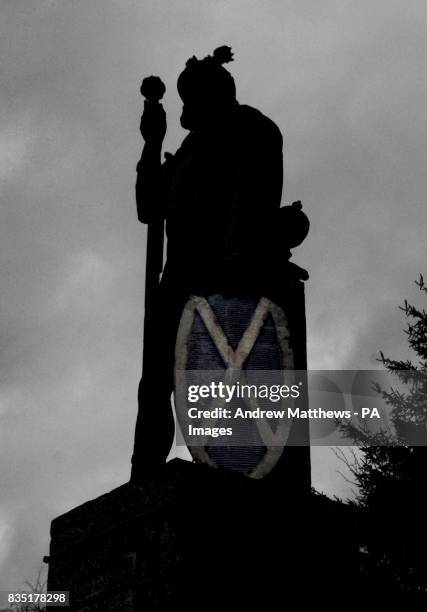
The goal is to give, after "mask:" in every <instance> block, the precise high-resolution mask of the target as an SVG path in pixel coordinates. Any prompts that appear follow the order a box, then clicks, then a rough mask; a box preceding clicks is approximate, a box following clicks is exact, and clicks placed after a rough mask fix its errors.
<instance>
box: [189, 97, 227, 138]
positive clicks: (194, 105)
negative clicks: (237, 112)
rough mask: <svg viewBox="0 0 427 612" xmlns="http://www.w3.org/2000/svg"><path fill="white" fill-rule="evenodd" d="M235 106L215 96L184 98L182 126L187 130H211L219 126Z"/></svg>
mask: <svg viewBox="0 0 427 612" xmlns="http://www.w3.org/2000/svg"><path fill="white" fill-rule="evenodd" d="M233 106H234V104H230V101H229V100H223V99H222V100H221V99H218V97H214V96H198V97H197V98H194V97H191V98H184V99H183V106H182V113H181V119H180V121H181V125H182V127H183V128H184V129H186V130H191V131H200V130H203V131H205V130H209V129H212V128H214V127H215V126H218V124H219V123H221V121H222V120H223V119H224V117H225V115H226V114H227V113H228V112H229V111H230V109H231V108H232V107H233Z"/></svg>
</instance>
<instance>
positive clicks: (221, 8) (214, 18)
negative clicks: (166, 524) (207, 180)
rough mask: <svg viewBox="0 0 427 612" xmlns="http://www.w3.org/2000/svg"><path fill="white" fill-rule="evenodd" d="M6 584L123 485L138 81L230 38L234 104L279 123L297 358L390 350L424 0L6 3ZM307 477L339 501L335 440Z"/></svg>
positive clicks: (423, 84)
mask: <svg viewBox="0 0 427 612" xmlns="http://www.w3.org/2000/svg"><path fill="white" fill-rule="evenodd" d="M0 7H1V9H0V10H1V14H0V58H1V90H0V96H1V104H0V116H1V122H0V182H1V183H0V192H1V226H0V233H1V236H0V250H1V293H0V298H1V308H0V334H1V336H0V337H1V343H0V364H1V386H0V462H1V463H0V464H1V472H0V495H1V502H0V589H11V588H17V587H18V586H20V584H21V583H22V581H23V580H24V579H27V578H32V577H33V575H34V571H35V569H36V568H37V566H38V565H39V561H40V558H41V556H42V555H43V554H46V553H47V552H48V542H49V523H50V520H51V519H52V518H53V517H55V516H57V515H58V514H61V513H62V512H65V511H67V510H69V509H70V508H72V507H74V506H76V505H77V504H79V503H82V502H84V501H86V500H88V499H90V498H93V497H96V496H97V495H99V494H101V493H104V492H106V491H108V490H110V489H112V488H114V487H115V486H118V485H120V484H122V483H123V482H125V481H126V480H127V479H128V477H129V470H130V456H131V451H132V442H133V429H134V422H135V417H136V391H137V385H138V380H139V374H140V369H141V350H142V347H141V332H142V317H143V286H144V252H145V236H146V234H145V229H144V228H143V227H142V226H141V225H139V224H138V221H137V218H136V211H135V203H134V179H135V165H136V162H137V160H138V158H139V154H140V149H141V139H140V135H139V131H138V126H139V115H140V112H141V110H142V100H141V97H140V95H139V85H140V81H141V78H142V77H143V76H146V75H148V74H159V75H160V76H161V77H162V78H163V79H164V81H165V82H166V84H167V87H168V91H167V94H166V97H165V107H166V110H167V113H168V124H169V131H168V136H167V146H166V150H168V149H169V150H171V151H173V150H175V148H176V147H177V145H178V144H179V142H180V140H181V139H182V137H183V135H184V132H183V130H182V129H181V128H180V127H179V125H178V116H179V112H180V109H179V101H178V97H177V94H176V88H175V83H176V78H177V76H178V74H179V72H180V71H181V70H182V68H183V66H184V64H185V61H186V59H187V58H188V57H189V56H191V55H193V54H196V55H199V56H203V55H206V54H207V53H210V52H211V51H212V50H213V49H214V48H215V47H216V46H219V45H221V44H230V45H231V46H232V47H233V50H234V52H235V62H234V63H233V64H231V65H230V70H231V71H232V73H233V74H234V76H235V78H236V81H237V89H238V99H239V101H240V102H243V103H247V104H251V105H253V106H256V107H257V108H259V109H260V110H261V111H263V112H264V113H265V114H267V115H269V116H270V117H271V118H272V119H274V120H275V121H276V122H277V124H278V125H279V127H280V129H281V130H282V132H283V134H284V140H285V193H284V201H292V200H295V199H301V200H302V201H303V205H304V209H305V211H306V212H307V214H308V215H309V217H310V219H311V223H312V229H311V233H310V235H309V237H308V239H307V241H306V243H305V244H304V245H302V246H301V247H300V248H299V249H298V250H296V251H295V254H294V261H295V262H296V263H298V264H300V265H302V266H304V267H306V268H307V269H308V270H309V271H310V274H311V278H310V281H309V282H308V284H307V314H308V358H309V367H310V368H313V369H316V368H318V369H340V368H343V369H353V368H365V369H369V368H372V367H377V363H376V362H375V358H376V356H377V354H378V350H379V349H382V350H384V351H385V352H386V353H389V354H392V355H395V356H403V357H405V356H406V347H405V336H404V334H403V333H402V331H401V330H402V328H403V327H404V318H403V315H402V313H400V312H399V310H398V309H397V306H398V304H399V303H401V302H402V300H403V298H404V297H408V299H414V300H416V301H418V302H419V295H418V293H417V291H416V288H414V286H413V283H412V281H413V279H414V278H415V277H416V276H417V274H418V272H419V271H423V270H424V271H425V270H426V250H427V248H426V207H425V199H426V196H425V194H426V193H427V184H426V183H427V180H426V133H427V131H426V121H427V119H426V108H427V95H426V93H427V79H426V74H425V70H426V64H427V31H426V30H427V28H426V26H427V5H426V3H425V2H424V1H423V0H418V1H416V0H405V1H403V0H399V1H396V0H271V1H269V0H264V1H263V0H258V1H254V0H230V1H225V0H215V1H214V0H210V1H207V0H179V1H176V0H161V1H159V0H155V1H149V0H146V1H145V2H143V1H137V0H63V1H59V0H58V1H55V0H0ZM312 457H313V479H314V484H315V485H316V486H317V487H318V488H320V489H322V490H325V491H328V492H331V491H332V492H337V493H341V494H344V495H345V494H346V493H347V492H348V487H347V485H346V483H345V482H344V481H343V480H342V479H340V477H339V476H338V475H337V474H336V471H335V470H336V469H337V465H336V464H335V463H334V461H332V460H331V451H330V450H329V449H321V450H316V449H314V450H313V453H312Z"/></svg>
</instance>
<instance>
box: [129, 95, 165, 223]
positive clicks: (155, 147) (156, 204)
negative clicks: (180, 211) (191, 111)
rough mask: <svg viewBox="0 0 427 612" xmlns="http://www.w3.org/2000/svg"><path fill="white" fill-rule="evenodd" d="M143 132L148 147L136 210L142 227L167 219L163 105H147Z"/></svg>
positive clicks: (139, 174) (139, 169)
mask: <svg viewBox="0 0 427 612" xmlns="http://www.w3.org/2000/svg"><path fill="white" fill-rule="evenodd" d="M140 130H141V134H142V137H143V139H144V141H145V143H144V148H143V150H142V154H141V159H140V160H139V162H138V165H137V167H136V172H137V176H136V185H135V195H136V207H137V212H138V219H139V220H140V221H141V223H151V222H152V221H155V220H158V219H161V218H162V217H163V216H164V201H165V190H166V185H165V170H164V166H165V164H162V162H161V156H162V146H163V140H164V137H165V134H166V113H165V111H164V109H163V106H162V105H161V104H159V103H154V104H153V103H150V102H147V101H146V102H145V104H144V113H143V115H142V118H141V125H140Z"/></svg>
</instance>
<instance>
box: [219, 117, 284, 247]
mask: <svg viewBox="0 0 427 612" xmlns="http://www.w3.org/2000/svg"><path fill="white" fill-rule="evenodd" d="M274 127H275V129H272V130H271V132H270V133H267V136H264V135H263V136H262V137H259V138H257V139H255V143H254V145H253V146H252V147H248V149H247V154H246V155H245V156H244V158H243V159H242V161H241V163H240V167H239V170H238V173H237V174H236V180H235V184H234V190H233V195H232V207H231V211H230V212H231V223H230V227H229V231H228V232H226V233H225V236H224V238H225V241H224V242H225V244H224V250H225V255H226V257H227V258H230V257H233V256H235V255H236V251H237V252H239V251H240V250H243V251H246V250H247V249H249V248H250V244H252V246H253V245H254V240H255V239H256V243H258V244H259V241H260V238H261V237H262V236H263V235H264V236H265V233H266V232H267V231H268V228H269V226H270V223H271V219H272V217H273V214H274V212H275V211H277V210H278V209H279V208H280V203H281V199H282V191H283V138H282V135H281V133H280V131H279V130H278V128H276V126H274ZM252 142H253V141H252Z"/></svg>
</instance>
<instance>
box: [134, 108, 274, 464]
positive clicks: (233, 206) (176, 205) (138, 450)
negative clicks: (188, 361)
mask: <svg viewBox="0 0 427 612" xmlns="http://www.w3.org/2000/svg"><path fill="white" fill-rule="evenodd" d="M282 149H283V139H282V135H281V133H280V130H279V128H278V127H277V126H276V124H275V123H274V122H273V121H271V120H270V119H269V118H267V117H266V116H265V115H263V114H262V113H261V112H260V111H258V110H256V109H254V108H252V107H250V106H246V105H239V104H237V105H236V107H235V108H234V109H233V110H232V111H231V112H230V113H229V114H228V115H227V117H226V118H224V119H223V120H222V121H221V122H220V123H219V124H216V125H215V128H214V129H212V128H211V129H209V130H206V131H203V132H190V133H189V134H188V136H187V137H186V138H185V139H184V141H183V143H182V145H181V147H180V148H179V149H178V151H177V152H176V153H175V155H173V156H169V157H168V159H167V160H166V161H165V163H164V164H163V165H162V168H161V172H160V176H159V180H157V181H156V190H157V191H156V197H155V198H152V197H150V198H144V197H143V194H142V196H141V195H140V197H139V198H137V205H138V215H139V218H140V219H141V220H143V221H144V222H146V223H149V222H152V221H154V220H156V219H159V218H164V219H165V220H166V234H167V262H166V266H165V269H164V272H163V276H162V280H161V283H160V287H159V291H158V295H157V299H156V305H155V308H154V310H155V312H156V317H157V322H156V321H155V322H154V323H153V324H154V325H155V326H156V329H157V330H158V333H157V336H156V338H157V339H156V341H155V346H153V347H152V348H151V350H150V353H151V358H150V359H149V360H148V363H144V378H143V380H142V381H141V384H140V388H139V413H138V421H137V428H136V436H135V452H134V457H133V464H134V472H135V470H136V469H137V464H139V465H142V464H143V463H147V462H148V463H151V462H154V463H156V459H157V462H158V460H159V459H163V460H164V459H165V458H166V455H167V453H168V449H169V448H170V446H171V444H172V441H173V430H174V429H173V428H174V426H173V420H172V412H171V408H170V396H171V393H172V390H173V366H174V349H175V340H176V333H177V329H178V324H179V320H180V316H181V313H182V309H183V307H184V305H185V303H186V301H187V298H188V296H189V295H190V294H194V293H196V294H202V295H203V294H205V295H207V294H210V293H229V294H232V295H239V293H242V292H244V293H245V294H247V293H253V294H258V293H259V292H260V287H261V285H262V279H263V275H264V273H265V266H266V265H268V256H269V252H270V249H269V247H270V246H271V245H270V244H269V232H270V230H271V224H272V222H273V219H274V212H275V211H277V210H278V209H279V207H280V201H281V196H282V186H283V153H282ZM139 193H140V194H141V190H140V192H139ZM137 194H138V183H137ZM153 202H155V205H154V204H153ZM150 207H151V208H150Z"/></svg>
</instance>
